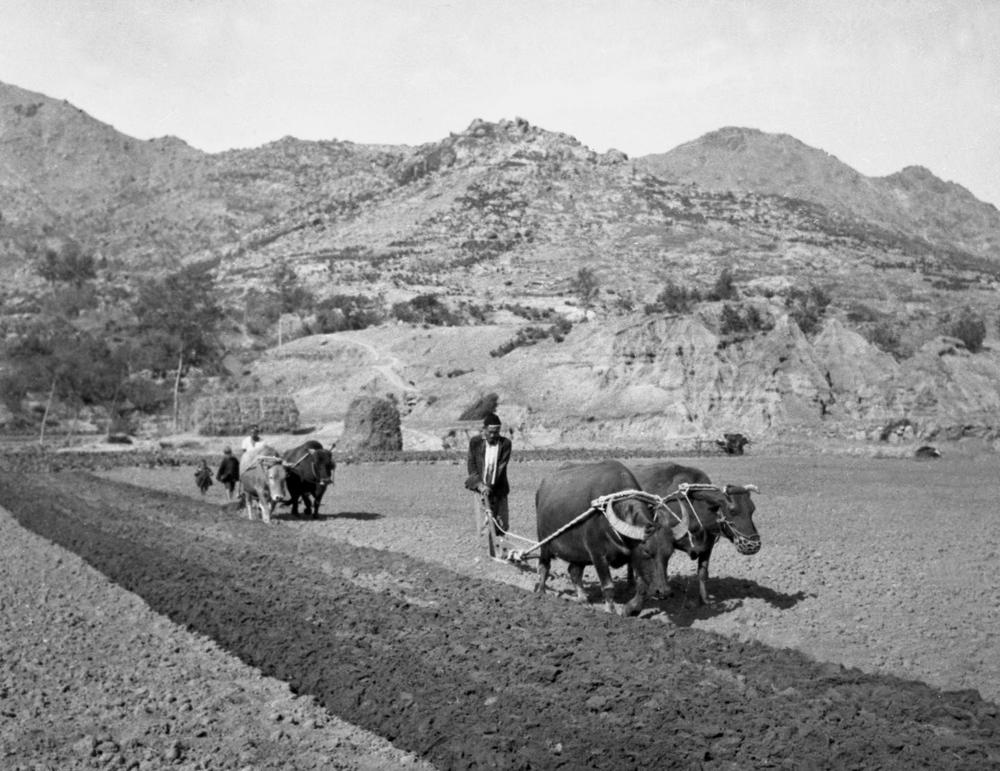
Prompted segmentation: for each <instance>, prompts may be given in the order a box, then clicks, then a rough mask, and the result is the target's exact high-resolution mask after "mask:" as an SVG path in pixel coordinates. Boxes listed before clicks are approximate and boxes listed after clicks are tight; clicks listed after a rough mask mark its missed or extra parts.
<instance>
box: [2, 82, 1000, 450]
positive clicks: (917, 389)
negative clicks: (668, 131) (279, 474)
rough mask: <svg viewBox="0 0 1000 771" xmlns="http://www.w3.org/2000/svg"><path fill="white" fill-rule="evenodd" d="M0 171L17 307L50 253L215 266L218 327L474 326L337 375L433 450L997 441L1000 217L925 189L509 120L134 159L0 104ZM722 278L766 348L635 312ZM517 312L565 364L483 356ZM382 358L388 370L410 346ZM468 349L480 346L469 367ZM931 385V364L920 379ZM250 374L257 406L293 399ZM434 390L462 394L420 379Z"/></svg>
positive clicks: (782, 146)
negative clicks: (950, 437) (349, 309)
mask: <svg viewBox="0 0 1000 771" xmlns="http://www.w3.org/2000/svg"><path fill="white" fill-rule="evenodd" d="M0 169H2V170H3V174H2V176H0V216H2V219H0V263H2V264H4V265H5V266H6V267H8V268H9V269H10V273H11V275H12V276H13V280H12V281H11V283H10V285H8V287H6V288H5V290H4V291H5V292H6V293H7V294H6V296H7V297H12V296H13V295H14V294H15V293H16V292H18V291H22V288H23V287H24V286H30V284H31V280H32V278H33V273H32V269H31V265H32V261H33V259H35V255H36V254H37V251H38V248H39V244H40V243H43V242H45V241H47V240H52V239H60V238H61V239H72V240H74V241H76V242H78V243H79V244H80V245H81V246H82V247H83V248H84V249H85V250H87V251H89V252H91V253H94V254H96V255H98V256H99V257H101V258H102V259H104V260H106V261H108V262H109V263H110V264H111V265H113V266H116V267H117V269H118V270H120V271H122V272H124V273H128V272H132V271H135V272H142V271H163V270H170V269H172V268H175V267H176V266H178V265H180V264H182V263H185V262H191V261H208V262H209V263H210V264H212V265H214V266H215V276H216V285H217V290H218V292H219V295H220V297H221V298H222V299H223V301H224V302H225V303H228V304H229V305H230V306H235V305H237V304H238V303H239V302H240V301H241V299H240V298H241V297H242V296H243V293H244V292H245V291H246V289H247V288H248V287H252V286H256V287H264V288H266V287H267V282H268V276H269V274H270V273H271V272H273V268H274V266H276V265H278V264H284V265H288V266H291V267H292V269H293V270H294V271H295V273H296V275H297V276H298V277H299V278H300V279H301V280H302V281H303V282H304V283H305V284H306V285H307V286H309V288H310V289H311V290H312V291H313V292H314V293H315V294H316V295H317V296H319V297H322V296H324V295H326V296H329V295H333V294H345V293H346V294H352V293H354V294H363V295H367V296H376V295H378V296H380V297H384V298H385V300H386V301H387V302H392V301H394V300H397V299H407V298H412V297H415V296H417V295H421V294H434V295H437V296H440V297H441V298H443V299H444V300H445V301H446V302H449V303H452V304H461V303H470V304H477V305H479V306H481V307H482V308H483V309H484V310H485V312H486V317H485V319H484V320H485V321H486V322H487V323H491V324H493V325H494V327H491V328H493V329H499V330H500V331H499V332H490V333H487V332H486V331H485V328H481V329H475V328H470V331H469V334H470V339H469V340H467V341H465V342H463V343H462V346H465V347H464V349H463V347H462V346H460V347H459V348H458V349H457V350H452V349H448V346H447V345H444V346H443V347H442V346H438V345H437V344H434V345H431V346H430V348H433V349H434V351H435V352H434V353H428V356H429V357H430V358H429V360H428V361H427V362H423V363H422V362H414V361H411V358H412V357H410V358H408V357H401V358H400V364H399V366H398V367H396V365H391V366H390V365H387V364H386V363H385V362H380V363H379V364H378V368H379V369H377V370H371V371H368V370H365V369H364V365H361V366H362V368H361V369H360V370H352V374H351V378H352V379H351V386H350V387H351V388H353V389H357V388H362V387H368V388H369V389H371V388H378V387H381V385H380V383H381V380H380V379H379V377H380V375H384V374H385V372H386V371H387V370H386V367H387V366H388V367H389V368H390V369H391V370H392V371H394V372H396V376H395V377H394V378H389V380H390V381H392V382H389V383H388V388H387V390H389V391H393V390H394V389H395V390H399V391H400V392H401V393H400V395H401V397H403V398H404V399H406V400H407V402H406V403H407V404H408V405H409V406H408V408H407V414H408V419H410V420H413V421H421V420H423V421H425V422H427V421H430V422H431V423H434V422H436V423H437V424H441V425H445V424H447V423H448V422H451V421H453V420H454V416H455V415H457V414H458V413H459V412H460V411H461V409H463V408H464V407H465V406H467V403H468V401H469V400H470V399H471V398H473V397H474V395H475V394H477V393H481V392H484V391H496V392H498V393H501V394H502V400H503V403H504V404H505V405H506V406H508V407H509V408H510V411H511V415H512V416H518V418H517V419H518V420H519V421H520V425H522V427H523V428H524V430H525V431H531V430H535V432H536V434H537V435H538V436H539V437H541V436H542V435H543V434H544V435H546V436H550V437H553V436H557V435H558V436H559V438H560V440H562V439H564V438H572V437H575V438H576V439H578V440H581V441H582V440H585V439H587V438H588V437H590V438H591V439H593V440H595V441H596V440H597V439H598V438H604V439H609V440H610V439H613V438H615V437H619V438H620V439H622V440H624V439H626V438H628V437H629V436H635V435H642V436H644V437H649V438H650V439H651V440H652V439H656V438H657V437H662V436H664V435H686V436H687V435H694V434H699V433H705V434H710V433H712V432H716V431H718V430H720V429H725V430H739V429H745V430H747V431H749V432H753V433H758V434H759V433H768V432H771V433H774V432H780V431H783V430H787V429H788V427H790V426H793V425H794V426H804V425H808V426H811V428H810V429H809V430H810V431H817V432H819V433H823V432H825V431H829V432H833V433H837V434H839V435H843V436H858V435H869V434H871V432H872V431H873V430H874V429H872V424H873V423H879V422H882V423H884V424H887V425H888V424H890V423H892V422H893V421H900V420H911V421H913V422H914V423H917V422H919V424H920V426H921V428H920V429H919V430H920V431H921V432H922V435H928V436H932V435H934V432H935V431H938V430H939V429H940V430H944V429H941V427H942V426H945V425H947V426H960V425H964V424H965V423H969V424H970V425H975V426H978V428H976V429H974V430H973V433H975V432H978V433H979V434H981V435H984V436H985V435H990V436H991V435H992V434H991V433H990V432H991V431H992V425H991V422H990V419H989V413H990V411H991V409H992V406H993V405H994V404H995V402H996V401H998V397H997V389H996V388H994V387H992V386H991V385H990V383H991V382H992V383H997V382H1000V364H998V363H997V361H996V356H995V355H994V353H993V351H992V347H991V344H990V343H991V341H992V338H993V329H994V327H995V324H996V314H997V309H996V302H995V300H996V289H997V284H998V280H1000V253H998V250H997V244H998V243H1000V237H998V236H1000V218H998V215H997V211H996V209H995V207H992V206H990V205H989V204H984V203H982V202H979V201H977V200H975V199H974V198H973V197H972V196H971V194H969V193H968V191H965V190H964V189H963V188H961V187H960V186H957V185H954V184H953V183H947V182H943V181H942V180H940V179H938V178H937V177H935V176H934V175H933V174H931V173H930V172H929V171H927V170H926V169H921V168H919V167H909V168H907V169H904V170H902V171H900V172H899V173H897V174H894V175H891V176H889V177H885V178H882V179H871V178H866V177H864V176H863V175H860V174H858V173H857V172H856V171H854V170H853V169H850V167H848V166H846V165H845V164H842V163H840V162H839V161H837V160H836V159H834V158H832V156H829V155H827V154H826V153H823V152H822V151H820V150H815V149H813V148H809V147H807V146H806V145H803V144H802V143H801V142H798V141H797V140H794V139H792V138H791V137H786V136H780V135H779V136H775V135H767V134H763V133H762V132H759V131H755V130H752V129H737V128H726V129H721V130H719V131H718V132H713V133H712V134H709V135H706V136H705V137H702V138H701V139H699V140H695V141H694V142H691V143H688V144H686V145H682V146H681V147H679V148H676V149H675V150H673V151H671V152H669V153H666V154H663V155H657V156H649V157H646V158H640V159H633V160H630V159H628V158H627V157H626V156H625V155H624V154H623V153H621V152H618V151H615V150H609V151H608V152H605V153H597V152H595V151H593V150H592V149H590V148H587V147H586V146H584V145H582V144H581V143H579V142H578V141H577V140H576V139H575V138H573V137H572V136H569V135H567V134H564V133H558V132H552V131H547V130H544V129H541V128H539V127H537V126H533V125H531V124H530V123H529V122H528V121H526V120H523V119H520V118H518V119H514V120H502V121H499V122H496V123H491V122H486V121H482V120H475V121H473V122H472V123H471V124H470V125H469V127H468V128H466V129H465V130H464V131H461V132H458V133H453V134H451V135H450V136H449V137H446V138H443V139H442V140H440V141H438V142H432V143H428V144H425V145H421V146H420V147H406V146H367V145H358V144H354V143H351V142H345V141H339V140H330V141H322V142H305V141H300V140H297V139H294V138H291V137H286V138H284V139H281V140H278V141H276V142H272V143H269V144H267V145H264V146H263V147H260V148H254V149H243V150H232V151H228V152H225V153H219V154H215V155H209V154H206V153H202V152H200V151H198V150H196V149H194V148H191V147H190V146H188V145H187V144H185V143H184V142H183V141H182V140H179V139H176V138H162V139H156V140H149V141H145V142H144V141H140V140H135V139H133V138H130V137H126V136H124V135H122V134H120V133H119V132H117V131H115V130H114V129H113V128H112V127H110V126H107V125H106V124H102V123H100V122H99V121H97V120H95V119H94V118H91V117H90V116H88V115H87V114H86V113H84V112H83V111H81V110H79V109H77V108H76V107H73V106H72V105H69V104H68V103H65V102H58V101H56V100H53V99H49V98H48V97H45V96H43V95H40V94H33V93H31V92H27V91H24V90H22V89H18V88H16V87H13V86H6V85H0ZM581 269H586V270H588V271H591V272H592V275H593V276H594V277H595V279H596V282H597V286H598V288H597V291H596V293H595V294H594V296H593V297H592V298H590V299H589V300H588V301H586V302H583V301H581V299H580V298H579V297H577V296H576V292H575V290H574V283H573V280H574V277H575V276H577V275H578V273H579V271H580V270H581ZM724 271H728V272H730V273H731V274H732V277H733V280H734V285H735V288H736V293H735V294H734V295H733V298H731V299H732V302H731V303H730V304H732V305H733V307H735V308H737V312H738V313H743V314H744V315H746V314H748V313H750V311H751V309H752V313H753V314H755V317H756V318H760V319H763V323H762V324H761V325H760V327H759V328H757V329H750V330H747V331H746V333H745V334H744V335H742V336H740V335H737V336H736V338H733V336H732V335H730V334H728V333H726V331H725V330H724V329H723V326H724V325H723V324H722V323H721V320H722V319H724V317H725V312H726V308H725V305H726V303H723V302H709V303H702V305H701V306H700V308H699V309H698V310H696V311H692V312H691V313H688V314H686V315H682V316H680V317H677V318H675V317H674V316H672V315H671V314H670V313H666V314H665V313H664V312H663V311H662V310H655V308H654V309H653V310H650V307H651V303H652V304H653V306H655V301H656V299H657V296H658V295H659V293H660V292H661V291H662V290H663V289H664V287H665V286H667V285H670V284H673V285H681V286H684V287H688V288H691V289H694V290H697V291H699V292H700V293H701V294H702V295H705V294H707V293H708V291H709V290H710V289H711V287H712V285H713V283H714V282H715V281H716V280H717V279H718V277H719V276H720V274H721V273H722V272H724ZM35 278H36V280H37V277H35ZM810 288H819V289H821V290H822V291H823V292H824V293H825V295H826V296H828V297H829V299H830V306H829V309H828V311H827V312H826V320H825V322H824V323H823V324H820V325H819V326H817V328H816V329H815V330H809V332H810V334H809V335H808V336H807V335H804V334H803V333H802V331H801V329H800V328H799V327H798V326H797V324H796V322H795V321H793V320H792V319H791V318H790V317H789V316H788V314H787V309H788V308H787V302H788V300H789V297H790V293H792V292H793V291H796V290H803V291H804V290H807V289H810ZM512 307H518V308H522V309H523V308H526V307H527V308H535V309H538V310H545V311H549V312H552V313H555V314H556V315H563V316H566V317H568V318H570V319H571V320H573V321H574V322H577V326H576V327H575V328H574V329H573V331H572V332H571V333H570V335H569V336H567V337H566V338H565V340H563V341H562V342H559V343H556V342H554V341H552V340H548V341H545V342H542V343H539V344H537V345H531V346H522V347H516V349H515V350H513V351H512V352H511V353H508V354H507V355H505V356H490V355H489V351H490V350H493V349H496V348H497V346H498V345H500V344H501V343H502V342H503V341H504V340H510V339H511V338H513V337H514V336H515V335H516V334H517V330H518V329H519V328H523V327H526V326H530V325H531V321H530V319H526V317H523V316H517V315H515V316H513V317H512V316H511V314H510V312H509V310H504V309H510V308H512ZM965 307H968V308H969V309H970V310H972V311H974V312H976V313H978V314H980V315H981V316H982V317H983V318H985V319H986V321H987V322H988V328H989V330H990V331H989V336H988V339H987V345H986V348H985V350H984V351H983V352H981V353H977V354H975V355H971V354H969V353H968V352H964V353H963V352H962V351H961V350H960V346H959V347H957V348H956V346H955V344H954V342H944V343H942V342H941V338H940V334H941V328H942V324H943V323H944V322H946V321H948V320H949V319H950V318H953V314H954V313H955V312H956V311H957V310H959V309H961V308H965ZM522 312H523V311H522ZM505 314H506V315H505ZM584 319H587V321H586V322H585V323H579V322H581V321H582V320H584ZM498 323H499V324H500V327H496V325H497V324H498ZM504 325H506V326H504ZM879 325H883V326H884V325H891V326H892V328H893V330H894V334H896V335H898V338H899V343H900V345H899V348H898V350H896V351H895V352H894V353H895V354H896V355H895V356H893V355H890V354H889V353H887V352H886V351H885V350H883V349H881V348H879V347H878V346H877V345H873V344H872V343H871V342H870V340H871V339H872V335H871V332H872V330H873V329H875V328H876V327H878V326H879ZM299 328H300V329H304V327H303V326H301V325H300V326H299ZM831 330H832V331H831ZM372 334H374V335H376V336H378V337H379V338H380V339H382V340H383V343H382V344H381V345H382V349H384V350H392V349H393V348H394V347H395V343H394V342H393V338H394V337H395V338H398V339H399V340H408V339H410V334H411V333H410V332H409V331H407V329H406V328H404V327H397V326H394V325H393V326H390V327H387V328H386V329H385V330H384V331H380V332H377V333H376V332H372ZM429 334H430V335H432V336H435V337H438V336H439V337H441V338H442V339H450V337H451V336H453V335H452V333H451V332H449V331H447V330H444V329H441V330H432V331H431V332H429ZM462 334H464V332H463V333H462ZM477 337H479V338H482V339H490V340H493V341H494V344H491V345H490V347H489V348H486V350H485V351H481V352H480V354H479V355H477V356H474V357H473V356H470V355H469V353H468V350H469V349H468V346H469V345H475V340H476V338H477ZM859 341H860V342H859ZM296 342H297V341H296ZM861 343H864V345H861ZM345 344H346V343H345ZM293 345H294V343H293ZM928 346H929V348H928ZM445 349H448V350H447V352H445ZM685 350H686V351H687V353H677V352H683V351H685ZM942 350H949V351H952V353H947V354H941V351H942ZM926 351H930V352H929V353H926ZM911 353H912V354H913V355H912V356H910V355H909V354H911ZM925 353H926V356H925V355H924V354H925ZM939 354H940V355H939ZM289 355H290V354H289V351H288V348H287V345H286V346H285V350H283V351H282V352H281V356H289ZM437 355H441V356H442V358H441V359H440V360H436V359H434V358H433V357H434V356H437ZM463 357H464V358H465V359H466V364H465V365H464V366H463V365H462V364H461V361H462V359H463ZM900 357H902V358H900ZM922 357H923V358H922ZM934 357H937V358H934ZM307 358H308V357H307ZM925 358H926V363H925V364H924V363H921V362H924V359H925ZM267 359H268V357H267V356H265V357H264V359H262V362H266V361H267ZM472 361H475V362H477V363H476V364H471V363H470V362H472ZM941 361H946V362H947V363H948V365H949V366H944V367H942V366H932V364H933V363H935V362H937V363H940V362H941ZM446 362H447V363H451V364H453V366H448V367H446V366H445V363H446ZM455 362H458V363H455ZM286 364H287V362H286ZM259 370H260V371H259V372H257V373H256V375H255V378H252V379H251V380H249V381H247V384H248V387H259V388H288V387H289V384H288V383H287V382H285V384H284V385H282V384H281V383H279V382H277V379H276V378H272V377H270V376H268V375H267V373H266V370H267V367H266V366H264V365H263V364H262V365H261V368H259ZM451 370H464V371H463V373H462V374H461V375H459V376H454V377H445V376H442V375H440V374H434V372H435V371H445V372H446V371H451ZM428 373H430V374H428ZM921 373H922V374H921ZM286 374H287V373H286ZM411 375H413V377H411ZM994 375H997V376H994ZM421 378H423V379H421ZM383 379H384V378H383ZM398 380H402V381H407V380H412V381H413V382H414V383H415V384H417V387H415V389H414V390H415V391H416V392H417V393H416V395H414V394H409V395H406V394H403V393H402V391H403V390H405V389H401V388H399V387H398V385H399V384H398V382H396V381H398ZM326 382H327V386H326V389H327V390H326V391H324V385H323V384H322V383H320V382H317V383H315V384H312V385H309V386H308V388H311V389H312V390H310V391H308V393H306V392H305V391H304V389H306V386H305V385H304V384H302V383H298V384H296V389H297V391H299V392H303V398H308V399H315V400H317V403H320V402H322V403H328V404H329V405H330V409H329V410H328V411H327V412H326V413H325V414H324V415H319V414H318V413H317V414H316V417H317V418H324V419H336V418H337V417H338V413H337V410H339V409H340V407H339V406H338V404H339V402H338V400H337V399H335V398H332V397H331V396H330V394H329V388H330V387H331V386H330V385H329V383H330V381H326ZM338 382H339V381H338ZM373 383H374V384H375V385H372V384H373ZM346 387H347V386H345V388H346ZM852 388H854V389H855V390H854V391H852V390H851V389H852ZM306 411H307V412H308V408H306ZM314 412H317V411H315V410H314ZM449 416H450V417H449ZM428 425H429V424H428ZM432 430H433V429H432ZM948 430H951V429H948ZM553 432H555V433H553ZM564 435H565V436H564ZM539 441H540V442H542V443H544V441H543V440H541V439H540V440H539Z"/></svg>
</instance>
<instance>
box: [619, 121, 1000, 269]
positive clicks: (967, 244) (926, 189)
mask: <svg viewBox="0 0 1000 771" xmlns="http://www.w3.org/2000/svg"><path fill="white" fill-rule="evenodd" d="M636 165H637V167H638V168H640V169H642V170H644V171H646V172H648V173H651V174H656V175H657V176H660V177H663V178H664V179H668V180H671V181H674V182H680V183H693V184H696V185H698V186H700V187H702V188H705V189H706V190H746V191H754V192H757V193H767V194H770V195H781V196H786V197H789V198H801V199H803V200H806V201H812V202H814V203H818V204H821V205H822V206H825V207H826V208H828V209H830V210H832V211H838V212H841V213H844V214H847V215H850V216H853V217H857V218H859V219H862V220H866V221H869V222H873V223H877V224H879V225H882V226H884V227H887V228H890V229H892V230H895V231H896V232H899V233H909V234H911V235H916V236H920V237H923V238H926V239H927V240H928V241H930V242H933V243H939V244H943V245H946V246H949V247H957V248H959V249H964V250H967V251H969V252H972V253H974V254H979V255H982V256H987V257H990V258H992V259H1000V211H997V209H996V207H995V206H993V205H992V204H988V203H984V202H982V201H979V200H978V199H977V198H976V197H975V196H973V195H972V193H970V192H969V191H968V190H966V189H965V188H963V187H962V186H960V185H956V184H955V183H953V182H944V181H942V180H940V179H938V178H937V177H935V176H934V175H933V174H932V173H931V172H930V171H928V170H927V169H925V168H923V167H920V166H909V167H907V168H905V169H903V170H902V171H900V172H898V173H896V174H892V175H890V176H888V177H865V176H863V175H862V174H859V173H858V172H857V171H855V170H854V169H852V168H851V167H850V166H848V165H846V164H845V163H842V162H841V161H839V160H837V158H836V157H834V156H832V155H830V154H829V153H826V152H823V151H822V150H818V149H816V148H813V147H809V146H808V145H806V144H803V143H802V142H800V141H799V140H797V139H795V138H794V137H790V136H788V135H787V134H766V133H764V132H762V131H757V130H756V129H747V128H735V127H727V128H722V129H719V130H718V131H713V132H711V133H709V134H705V135H704V136H702V137H699V138H698V139H696V140H694V141H692V142H687V143H685V144H683V145H680V146H679V147H676V148H674V149H673V150H670V151H669V152H666V153H662V154H655V155H647V156H644V157H643V158H640V159H637V160H636Z"/></svg>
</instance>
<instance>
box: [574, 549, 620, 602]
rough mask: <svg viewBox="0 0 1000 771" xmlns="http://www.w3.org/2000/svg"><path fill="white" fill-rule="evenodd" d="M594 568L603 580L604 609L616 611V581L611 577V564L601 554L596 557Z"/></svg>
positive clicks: (601, 580)
mask: <svg viewBox="0 0 1000 771" xmlns="http://www.w3.org/2000/svg"><path fill="white" fill-rule="evenodd" d="M594 570H596V571H597V577H598V579H600V582H601V593H602V594H603V595H604V609H605V610H606V611H608V613H614V612H615V582H614V580H613V579H612V578H611V566H610V565H608V562H607V560H606V559H604V558H603V557H600V556H595V558H594ZM581 572H582V571H581Z"/></svg>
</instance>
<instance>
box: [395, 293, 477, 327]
mask: <svg viewBox="0 0 1000 771" xmlns="http://www.w3.org/2000/svg"><path fill="white" fill-rule="evenodd" d="M391 315H392V317H393V318H395V319H398V320H399V321H404V322H407V323H409V324H429V325H431V326H435V327H455V326H460V325H461V323H462V319H461V318H460V317H459V316H458V315H457V314H456V313H454V312H453V311H452V310H451V309H450V308H448V306H447V305H445V304H444V303H443V302H441V300H440V299H439V298H438V296H437V295H435V294H422V295H417V296H416V297H414V298H413V299H412V300H404V301H403V302H398V303H396V304H395V305H393V306H392V311H391Z"/></svg>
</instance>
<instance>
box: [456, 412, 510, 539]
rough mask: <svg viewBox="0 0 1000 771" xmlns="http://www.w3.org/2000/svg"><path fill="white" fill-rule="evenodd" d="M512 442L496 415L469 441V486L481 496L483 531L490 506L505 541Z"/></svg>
mask: <svg viewBox="0 0 1000 771" xmlns="http://www.w3.org/2000/svg"><path fill="white" fill-rule="evenodd" d="M510 449H511V441H510V439H507V438H506V437H503V436H500V418H498V417H497V416H496V415H495V414H493V413H492V412H491V413H489V414H488V415H486V417H485V418H483V430H482V431H481V432H480V433H479V434H476V435H475V436H474V437H472V438H471V439H470V440H469V454H468V459H467V461H468V462H467V466H468V472H469V476H468V477H467V478H466V480H465V486H466V487H467V488H468V489H469V490H474V491H475V492H477V493H479V496H477V501H476V505H475V512H476V522H477V527H478V529H479V532H480V533H482V532H483V523H485V521H486V512H485V511H484V509H483V507H484V506H488V507H489V509H490V512H491V513H492V517H493V529H494V530H493V532H494V535H495V536H497V537H499V538H503V537H504V536H505V535H506V534H507V530H508V528H509V527H510V515H509V513H508V510H507V495H508V493H510V484H509V483H508V481H507V463H508V462H509V461H510Z"/></svg>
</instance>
